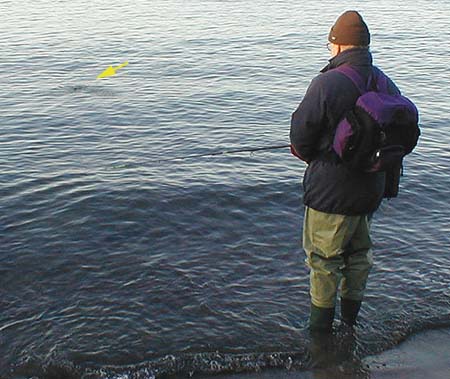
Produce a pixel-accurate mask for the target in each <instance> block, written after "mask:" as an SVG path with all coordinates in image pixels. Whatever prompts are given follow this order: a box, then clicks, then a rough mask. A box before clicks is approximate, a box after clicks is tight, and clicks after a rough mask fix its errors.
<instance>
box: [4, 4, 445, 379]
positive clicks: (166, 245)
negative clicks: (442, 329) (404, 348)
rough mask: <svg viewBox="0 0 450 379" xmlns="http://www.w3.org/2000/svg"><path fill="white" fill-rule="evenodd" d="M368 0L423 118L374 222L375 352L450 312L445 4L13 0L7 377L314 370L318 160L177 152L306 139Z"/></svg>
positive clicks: (7, 11)
mask: <svg viewBox="0 0 450 379" xmlns="http://www.w3.org/2000/svg"><path fill="white" fill-rule="evenodd" d="M352 8H356V9H358V10H360V11H361V12H362V13H363V15H364V17H365V19H366V21H367V23H368V24H369V27H370V29H371V32H372V39H373V44H372V52H373V54H374V59H375V63H376V64H377V65H379V66H380V67H381V68H382V69H383V70H384V71H385V72H387V73H388V74H390V75H391V77H392V78H393V79H394V80H395V81H396V83H397V84H398V86H399V87H400V88H401V90H402V91H403V93H404V94H406V95H407V96H409V97H410V98H411V99H412V100H413V101H414V102H415V103H416V104H417V106H418V107H419V109H420V113H421V127H422V137H421V140H420V143H419V146H418V147H417V149H416V150H415V152H414V153H413V154H412V155H411V156H409V157H408V159H407V160H406V164H405V176H404V177H403V179H402V184H401V187H402V188H401V194H400V196H399V197H398V198H397V199H394V200H391V201H388V202H385V203H383V205H382V206H381V208H380V210H379V211H378V212H377V214H376V215H375V219H374V222H373V239H374V242H375V247H374V257H375V267H374V270H373V272H372V275H371V277H370V282H369V287H368V291H367V299H366V302H365V303H364V307H363V309H362V314H361V324H360V326H359V327H358V328H357V333H356V338H357V340H356V344H357V349H356V353H355V357H356V358H359V357H364V356H366V355H368V354H373V353H376V352H379V351H382V350H385V349H387V348H389V347H391V346H393V345H395V344H396V343H397V342H398V341H400V340H402V339H403V338H405V337H407V336H408V335H410V334H411V333H413V332H415V331H418V330H422V329H425V328H435V327H439V326H446V325H447V326H448V325H449V324H450V291H449V288H450V269H449V266H450V254H449V253H450V226H449V225H450V223H449V221H450V210H449V208H448V200H449V195H448V189H449V188H450V176H449V175H448V173H449V169H450V163H449V162H450V160H449V157H450V153H449V148H448V146H449V144H450V133H449V125H450V120H449V119H450V117H449V113H448V104H449V103H450V95H449V91H448V83H449V81H448V78H449V76H448V62H447V54H446V52H447V50H448V49H446V46H448V41H449V40H450V32H449V28H448V18H449V17H450V3H449V2H448V1H447V0H445V1H444V0H434V1H425V0H416V1H414V2H412V1H403V2H401V3H398V2H393V1H388V0H377V1H368V0H367V1H358V2H354V1H337V0H328V1H321V2H316V1H297V2H291V1H261V0H255V1H234V0H229V1H213V0H186V1H181V0H180V1H176V0H152V1H144V0H138V1H133V2H131V1H130V2H124V1H117V0H108V1H100V0H94V1H87V0H71V1H58V2H54V1H45V0H41V1H34V2H32V3H31V2H15V1H5V0H4V1H2V2H1V3H0V13H1V14H2V22H1V24H0V33H1V36H2V43H1V44H0V54H1V56H2V63H1V70H0V83H1V91H2V96H1V98H0V108H1V110H2V112H1V113H2V116H1V124H0V131H1V133H0V147H1V148H0V169H1V176H0V198H1V202H0V250H1V254H0V357H1V358H0V377H15V378H19V377H39V378H45V377H52V378H53V377H71V378H80V377H82V376H84V377H85V378H88V377H89V378H118V377H124V378H125V377H130V378H131V377H139V378H153V377H155V376H156V377H161V376H163V375H164V374H166V373H174V374H176V375H179V376H180V377H186V376H187V375H189V374H193V373H217V372H222V371H231V372H238V371H242V370H254V369H258V368H265V367H273V366H277V367H288V368H289V367H295V366H297V367H305V366H307V358H306V355H305V354H304V351H305V348H306V346H307V338H308V337H307V333H306V330H305V327H306V324H307V318H308V309H309V296H308V281H309V279H308V272H307V270H306V268H305V266H304V263H303V260H304V257H303V253H302V250H301V248H300V246H301V245H300V244H301V241H300V239H301V223H302V212H303V207H302V203H301V198H302V192H301V185H300V182H301V177H302V174H303V172H304V169H305V165H304V164H303V163H302V162H300V161H298V160H296V159H295V158H293V157H292V156H291V155H290V153H289V151H288V149H277V150H271V151H266V152H259V153H254V154H249V153H240V154H227V155H220V156H211V157H204V158H198V159H188V160H176V161H166V159H168V158H173V157H183V156H185V155H191V154H204V153H215V152H218V151H222V150H229V149H241V148H246V147H249V148H253V147H265V146H272V145H280V144H287V143H289V140H288V135H289V120H290V114H291V112H292V111H293V110H294V109H295V108H296V106H297V105H298V102H299V101H300V100H301V98H302V96H303V94H304V92H305V90H306V88H307V86H308V84H309V82H310V80H311V78H312V77H313V76H314V75H316V73H317V72H318V70H320V69H321V68H322V67H323V66H324V65H325V64H326V63H327V59H328V51H327V50H326V47H325V44H326V38H327V34H328V30H329V27H330V26H331V25H332V23H333V22H334V20H335V19H336V17H337V16H338V15H339V14H340V13H341V12H343V11H344V10H347V9H352ZM124 61H129V65H128V66H127V67H125V68H123V69H121V70H119V71H118V74H117V75H116V76H114V77H111V78H108V79H104V80H98V81H96V80H95V78H96V76H97V75H98V74H99V73H100V72H102V71H103V70H104V69H105V68H107V67H108V66H109V65H118V64H120V63H122V62H124ZM52 375H54V376H52ZM127 375H128V376H127Z"/></svg>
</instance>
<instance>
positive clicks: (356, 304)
mask: <svg viewBox="0 0 450 379" xmlns="http://www.w3.org/2000/svg"><path fill="white" fill-rule="evenodd" d="M360 308H361V301H358V300H350V299H343V298H341V319H342V321H344V322H345V323H346V324H347V325H350V326H353V325H355V324H356V317H357V316H358V312H359V309H360Z"/></svg>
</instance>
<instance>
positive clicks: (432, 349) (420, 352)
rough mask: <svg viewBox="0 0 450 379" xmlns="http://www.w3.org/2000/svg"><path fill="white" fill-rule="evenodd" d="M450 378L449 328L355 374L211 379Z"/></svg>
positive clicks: (371, 360) (368, 361)
mask: <svg viewBox="0 0 450 379" xmlns="http://www.w3.org/2000/svg"><path fill="white" fill-rule="evenodd" d="M213 378H214V379H269V378H270V379H328V378H329V379H344V378H345V379H352V378H358V379H363V378H364V379H366V378H367V379H368V378H370V379H450V329H438V330H430V331H426V332H422V333H419V334H417V335H414V336H412V337H410V338H409V339H407V340H406V341H405V342H403V343H401V344H400V345H399V346H397V347H396V348H394V349H391V350H388V351H385V352H384V353H381V354H379V355H375V356H370V357H367V358H365V359H364V360H363V362H362V364H361V369H360V371H359V374H358V373H351V372H350V370H347V369H345V368H342V367H335V368H329V369H317V370H310V371H287V370H265V371H262V372H259V373H243V374H233V375H223V376H222V375H220V376H214V377H211V378H210V379H213Z"/></svg>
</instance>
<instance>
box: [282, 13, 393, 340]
mask: <svg viewBox="0 0 450 379" xmlns="http://www.w3.org/2000/svg"><path fill="white" fill-rule="evenodd" d="M328 40H329V44H328V48H329V50H330V52H331V59H330V60H329V64H328V65H327V66H326V67H325V68H324V69H323V70H322V71H321V73H320V74H319V75H318V76H317V77H315V78H314V79H313V80H312V82H311V84H310V86H309V88H308V90H307V92H306V94H305V96H304V98H303V100H302V101H301V103H300V105H299V106H298V108H297V110H296V111H295V112H294V113H293V115H292V120H291V130H290V138H291V150H292V153H293V154H294V155H296V156H297V157H298V158H300V159H302V160H303V161H305V162H307V163H308V167H307V169H306V172H305V175H304V178H303V187H304V198H303V201H304V204H305V218H304V225H303V248H304V250H305V252H306V256H307V259H306V262H307V264H308V266H309V268H310V295H311V312H310V320H309V327H310V330H312V331H325V332H329V331H331V329H332V323H333V319H334V313H335V305H336V297H337V291H338V289H339V287H340V296H341V302H340V304H341V319H342V321H344V322H345V323H346V324H349V325H354V324H355V322H356V317H357V315H358V312H359V309H360V306H361V301H362V299H363V294H364V290H365V287H366V281H367V278H368V275H369V271H370V269H371V267H372V255H371V252H370V248H371V240H370V236H369V220H368V216H369V215H370V214H371V213H373V212H374V211H375V210H376V209H377V208H378V207H379V205H380V203H381V200H382V198H383V193H384V181H385V175H384V173H382V172H375V173H365V172H359V171H351V170H349V169H348V168H347V167H346V166H344V165H343V164H342V162H341V161H340V160H339V158H338V156H337V155H336V154H335V153H334V152H333V151H332V150H331V149H330V145H331V143H332V141H333V136H334V131H335V129H336V126H337V124H338V122H339V121H340V120H341V118H342V117H343V116H344V114H345V113H346V112H347V111H349V110H350V109H352V108H353V106H354V105H355V103H356V100H357V98H358V97H359V95H360V93H359V91H358V89H357V88H356V86H355V85H354V84H353V82H352V81H351V80H350V79H349V78H348V77H346V76H345V75H344V74H342V73H340V72H338V71H336V70H333V68H336V67H338V66H341V65H350V66H351V67H352V68H354V69H356V70H357V71H358V73H359V74H360V75H361V76H362V77H363V78H364V79H365V81H366V82H367V80H368V77H369V74H370V72H371V71H372V56H371V53H370V51H369V44H370V33H369V30H368V28H367V25H366V23H365V22H364V20H363V19H362V17H361V15H360V14H359V13H358V12H356V11H347V12H345V13H343V14H342V15H341V16H340V17H339V18H338V19H337V20H336V23H335V24H334V25H333V27H332V28H331V30H330V33H329V36H328ZM388 88H389V92H391V93H393V94H394V93H399V91H398V89H397V87H396V86H395V85H394V83H393V82H392V81H389V83H388Z"/></svg>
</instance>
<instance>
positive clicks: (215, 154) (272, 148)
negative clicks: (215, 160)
mask: <svg viewBox="0 0 450 379" xmlns="http://www.w3.org/2000/svg"><path fill="white" fill-rule="evenodd" d="M287 147H291V145H274V146H265V147H253V148H252V147H246V148H241V149H231V150H221V151H215V152H212V153H203V154H192V155H180V156H177V157H172V158H165V159H158V162H171V161H178V160H185V159H195V158H203V157H212V156H217V155H225V154H237V153H253V152H256V151H265V150H275V149H285V148H287Z"/></svg>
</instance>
